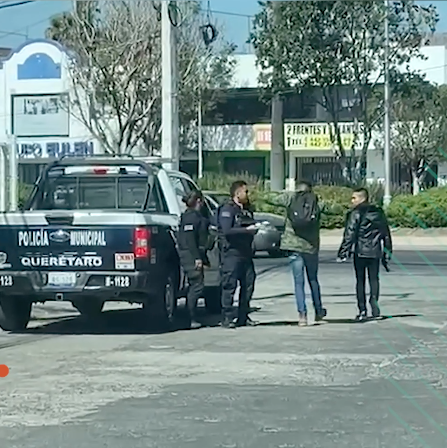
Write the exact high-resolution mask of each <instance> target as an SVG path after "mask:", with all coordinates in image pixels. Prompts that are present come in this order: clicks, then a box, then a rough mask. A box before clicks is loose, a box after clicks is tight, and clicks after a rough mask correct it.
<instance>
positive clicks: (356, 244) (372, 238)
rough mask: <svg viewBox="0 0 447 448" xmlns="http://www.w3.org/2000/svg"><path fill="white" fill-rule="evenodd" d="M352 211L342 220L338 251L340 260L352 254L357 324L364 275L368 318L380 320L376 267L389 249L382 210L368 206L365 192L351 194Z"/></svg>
mask: <svg viewBox="0 0 447 448" xmlns="http://www.w3.org/2000/svg"><path fill="white" fill-rule="evenodd" d="M351 201H352V205H353V210H352V211H351V212H350V213H349V215H348V217H347V219H346V226H345V232H344V235H343V241H342V243H341V246H340V249H339V251H338V257H339V259H340V260H346V259H347V258H348V257H349V256H350V255H351V254H354V268H355V275H356V278H357V304H358V308H359V314H358V316H357V318H356V319H357V320H358V321H363V320H366V319H367V317H368V314H367V310H366V291H365V280H366V271H368V278H369V288H370V300H369V303H370V305H371V312H372V317H373V318H377V317H379V316H380V308H379V305H378V301H379V266H380V262H381V260H382V262H383V263H384V265H385V266H386V265H387V262H388V260H389V258H390V256H391V253H392V250H393V245H392V241H391V233H390V228H389V226H388V221H387V219H386V216H385V214H384V212H383V210H382V209H380V208H378V207H376V206H375V205H372V204H370V203H369V202H368V201H369V195H368V190H366V189H365V188H359V189H357V190H354V192H353V194H352V198H351Z"/></svg>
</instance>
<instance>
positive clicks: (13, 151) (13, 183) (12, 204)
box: [9, 135, 19, 212]
mask: <svg viewBox="0 0 447 448" xmlns="http://www.w3.org/2000/svg"><path fill="white" fill-rule="evenodd" d="M9 144H10V151H9V210H10V211H11V212H15V211H16V210H17V202H18V201H17V194H18V191H17V190H18V177H19V173H18V166H17V165H18V160H17V142H16V137H15V135H12V136H11V139H10V141H9Z"/></svg>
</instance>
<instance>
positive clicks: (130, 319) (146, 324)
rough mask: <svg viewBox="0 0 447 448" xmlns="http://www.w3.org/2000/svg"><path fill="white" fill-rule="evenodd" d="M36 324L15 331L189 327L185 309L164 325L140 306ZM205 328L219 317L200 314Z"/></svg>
mask: <svg viewBox="0 0 447 448" xmlns="http://www.w3.org/2000/svg"><path fill="white" fill-rule="evenodd" d="M48 320H52V322H50V323H44V324H43V325H40V326H39V327H34V328H29V329H27V330H24V331H21V332H15V334H54V335H81V334H83V335H113V334H121V335H133V334H165V333H173V332H176V331H181V330H189V319H188V315H187V313H186V310H183V309H180V310H179V312H178V316H177V318H176V319H175V322H173V324H172V325H171V326H170V327H169V328H167V327H163V326H161V325H160V323H159V322H157V321H156V320H155V319H153V318H151V317H150V316H148V315H147V314H146V313H144V312H143V311H142V310H141V309H132V310H110V311H104V312H102V313H101V314H100V315H99V316H97V317H95V318H90V319H88V318H86V317H83V316H61V317H52V318H51V317H45V318H43V319H36V320H35V322H40V321H42V322H45V321H48ZM199 320H200V321H201V323H202V324H203V326H204V327H216V326H218V325H219V323H220V316H219V315H217V316H210V315H207V314H206V313H205V312H203V313H200V314H199Z"/></svg>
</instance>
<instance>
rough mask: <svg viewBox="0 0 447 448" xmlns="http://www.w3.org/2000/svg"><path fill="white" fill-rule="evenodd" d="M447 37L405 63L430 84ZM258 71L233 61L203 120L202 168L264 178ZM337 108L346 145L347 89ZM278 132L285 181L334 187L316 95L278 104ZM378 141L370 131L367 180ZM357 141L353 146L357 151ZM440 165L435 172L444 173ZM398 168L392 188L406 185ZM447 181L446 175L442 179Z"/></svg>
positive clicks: (445, 59)
mask: <svg viewBox="0 0 447 448" xmlns="http://www.w3.org/2000/svg"><path fill="white" fill-rule="evenodd" d="M446 42H447V38H446V36H445V35H437V36H435V37H434V38H433V39H432V42H431V44H430V45H427V46H425V47H423V48H422V51H421V52H422V54H423V56H424V58H423V59H414V60H412V61H411V62H410V69H411V70H415V71H417V72H419V73H420V74H423V75H425V77H426V79H427V80H428V81H430V82H432V83H434V84H437V85H441V84H446V83H447V49H446ZM258 75H259V69H258V67H257V66H256V57H255V55H253V54H242V55H238V56H237V64H236V70H235V77H234V83H233V84H234V85H233V91H232V92H228V93H227V95H226V98H225V100H224V101H222V102H221V103H220V104H219V105H218V107H217V109H216V110H215V111H214V112H213V115H211V116H209V117H207V119H206V120H205V124H206V126H204V130H203V136H204V137H203V147H204V149H205V151H206V158H205V168H207V169H210V170H214V171H216V170H218V171H220V172H228V173H231V172H233V173H234V172H238V171H239V172H241V171H247V172H248V173H251V174H253V175H256V176H262V177H269V175H270V173H269V170H270V149H271V127H270V120H271V114H270V109H269V107H268V106H267V104H266V102H263V101H262V100H260V97H261V91H260V88H259V85H258ZM338 96H339V98H338V101H339V108H340V110H341V111H342V114H341V118H342V121H343V125H342V128H343V132H342V138H343V140H344V141H345V142H346V146H350V145H349V142H350V141H352V138H353V126H354V114H353V112H352V99H353V97H354V96H353V92H352V91H350V89H349V87H342V88H340V91H339V95H338ZM284 121H285V126H284V133H285V142H284V143H285V150H286V164H287V167H286V173H288V177H289V179H291V180H293V179H296V178H302V177H306V178H311V179H312V180H314V181H316V182H330V183H336V182H337V181H341V180H342V171H341V166H340V164H339V163H337V158H336V156H335V154H334V151H333V148H332V145H331V143H330V139H329V138H328V133H329V131H328V129H329V126H328V124H327V123H328V122H329V121H330V120H329V118H328V116H327V113H326V111H325V109H324V108H323V107H322V106H321V101H318V92H317V93H316V94H315V92H312V93H310V92H304V93H301V94H300V95H297V94H290V95H288V96H287V97H286V99H285V103H284ZM380 141H383V138H381V135H380V134H379V133H378V132H376V133H375V134H374V135H373V138H372V139H371V142H370V144H369V146H368V152H367V178H368V179H370V180H378V181H381V180H383V177H384V160H383V148H381V147H380V146H378V145H377V142H380ZM362 143H363V142H361V141H358V144H357V147H361V146H362ZM444 165H446V164H444V163H441V164H439V167H435V169H436V170H439V173H440V175H441V173H444V172H445V173H447V166H444ZM407 174H408V173H406V172H404V171H403V170H402V169H401V167H400V166H399V163H396V164H394V166H393V177H394V179H395V182H396V183H399V184H401V183H404V182H407V181H408V182H409V181H410V180H409V179H407V177H408V176H407ZM446 177H447V175H446Z"/></svg>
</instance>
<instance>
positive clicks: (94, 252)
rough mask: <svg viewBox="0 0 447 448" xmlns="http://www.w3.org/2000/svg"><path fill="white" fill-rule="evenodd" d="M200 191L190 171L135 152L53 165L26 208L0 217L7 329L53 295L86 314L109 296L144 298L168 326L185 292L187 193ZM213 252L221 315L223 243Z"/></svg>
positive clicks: (0, 282) (215, 302) (208, 291)
mask: <svg viewBox="0 0 447 448" xmlns="http://www.w3.org/2000/svg"><path fill="white" fill-rule="evenodd" d="M194 188H197V186H196V185H195V184H194V182H193V181H192V180H191V179H190V178H189V177H188V176H187V175H186V174H184V173H181V172H177V171H168V170H165V169H163V168H162V166H161V164H157V163H153V162H147V161H146V162H145V161H140V160H135V159H132V158H129V159H127V158H126V159H123V158H120V159H117V158H102V157H101V158H95V159H76V158H72V157H68V158H63V159H61V160H59V161H57V162H54V163H52V164H50V165H48V166H47V167H46V169H45V170H44V171H43V173H42V175H41V176H40V177H39V179H38V181H37V182H36V185H35V187H34V189H33V191H32V193H31V195H30V198H29V201H28V203H27V205H26V206H25V207H24V209H23V210H20V211H18V212H7V213H2V214H0V327H1V328H2V329H3V330H6V331H19V330H22V329H25V328H26V326H27V325H28V322H29V320H30V314H31V307H32V304H33V303H39V302H40V303H44V302H47V301H52V300H56V301H69V302H71V303H72V304H73V306H74V307H75V308H76V309H77V310H78V311H79V312H80V313H81V314H82V315H85V316H87V317H95V316H98V315H99V314H100V313H101V311H102V309H103V306H104V303H105V302H106V301H125V302H129V303H140V304H142V305H143V312H147V313H148V314H149V315H150V316H151V320H154V319H156V320H157V321H158V322H159V323H162V324H169V323H171V322H172V320H173V318H174V315H175V312H176V308H177V299H178V298H180V297H182V296H184V295H185V292H186V291H185V287H184V286H185V281H184V276H183V275H182V273H181V268H180V266H179V258H178V255H177V250H176V244H175V241H176V231H177V227H178V223H179V217H180V214H181V213H182V211H183V209H184V208H183V207H184V204H183V203H182V202H181V198H182V197H183V196H184V195H185V194H186V193H187V192H188V191H190V190H191V189H194ZM209 212H210V211H209V210H208V209H205V213H209ZM211 246H213V244H211V245H210V247H211ZM214 246H217V245H215V244H214ZM209 258H210V261H211V268H210V269H207V270H206V274H205V285H206V288H205V302H206V305H207V308H208V309H209V310H210V311H212V312H216V311H218V310H219V306H220V294H219V292H220V288H219V286H218V280H219V276H218V254H217V247H214V249H212V250H211V251H210V253H209Z"/></svg>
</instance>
